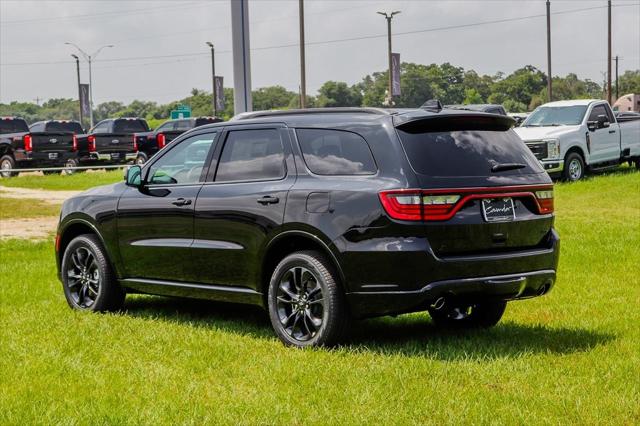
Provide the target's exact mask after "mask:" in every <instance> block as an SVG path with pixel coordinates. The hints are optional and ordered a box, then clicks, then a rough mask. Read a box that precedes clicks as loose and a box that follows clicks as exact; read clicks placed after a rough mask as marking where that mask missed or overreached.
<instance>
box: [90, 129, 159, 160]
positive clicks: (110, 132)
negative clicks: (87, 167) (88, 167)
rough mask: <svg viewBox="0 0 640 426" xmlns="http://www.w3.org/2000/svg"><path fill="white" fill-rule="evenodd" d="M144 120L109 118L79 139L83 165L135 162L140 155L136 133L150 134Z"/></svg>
mask: <svg viewBox="0 0 640 426" xmlns="http://www.w3.org/2000/svg"><path fill="white" fill-rule="evenodd" d="M148 131H149V125H148V124H147V122H146V120H144V119H142V118H109V119H106V120H102V121H100V122H99V123H98V124H96V125H95V126H94V127H93V128H92V129H91V130H90V131H89V133H88V134H87V135H86V136H85V137H82V138H79V139H78V146H79V149H80V153H79V154H80V161H81V162H82V163H83V164H119V163H126V162H127V161H133V160H135V159H136V157H137V154H138V146H137V142H136V138H135V134H136V133H140V132H148Z"/></svg>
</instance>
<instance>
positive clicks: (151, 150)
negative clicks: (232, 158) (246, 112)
mask: <svg viewBox="0 0 640 426" xmlns="http://www.w3.org/2000/svg"><path fill="white" fill-rule="evenodd" d="M220 121H223V120H222V119H221V118H218V117H194V118H183V119H178V120H168V121H165V122H164V123H162V124H161V125H160V126H158V128H157V129H155V130H153V131H150V132H144V133H136V135H135V137H136V143H137V144H138V157H137V158H136V163H137V164H144V163H146V162H147V160H148V159H149V158H151V156H152V155H153V154H155V153H156V152H158V151H160V150H161V149H162V148H164V147H165V146H166V145H168V144H169V142H171V141H172V140H174V139H175V138H176V137H178V136H180V135H181V134H183V133H184V132H186V131H187V130H191V129H193V128H194V127H199V126H203V125H205V124H211V123H219V122H220Z"/></svg>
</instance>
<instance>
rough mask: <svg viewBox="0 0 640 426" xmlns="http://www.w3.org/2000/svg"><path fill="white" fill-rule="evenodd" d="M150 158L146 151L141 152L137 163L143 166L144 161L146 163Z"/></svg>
mask: <svg viewBox="0 0 640 426" xmlns="http://www.w3.org/2000/svg"><path fill="white" fill-rule="evenodd" d="M147 160H148V158H147V154H145V153H144V152H139V153H138V156H137V157H136V164H138V165H140V166H142V165H143V164H144V163H146V162H147Z"/></svg>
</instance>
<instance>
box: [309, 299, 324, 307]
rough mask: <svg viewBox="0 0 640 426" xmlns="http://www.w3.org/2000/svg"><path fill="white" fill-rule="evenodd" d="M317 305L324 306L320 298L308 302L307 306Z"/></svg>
mask: <svg viewBox="0 0 640 426" xmlns="http://www.w3.org/2000/svg"><path fill="white" fill-rule="evenodd" d="M318 303H320V305H322V306H324V299H323V298H320V299H316V300H311V301H309V305H317V304H318Z"/></svg>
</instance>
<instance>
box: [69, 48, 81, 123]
mask: <svg viewBox="0 0 640 426" xmlns="http://www.w3.org/2000/svg"><path fill="white" fill-rule="evenodd" d="M71 56H72V57H73V58H74V59H75V60H76V71H77V74H78V106H79V107H80V125H81V126H83V127H84V123H83V121H82V118H83V117H82V90H81V89H80V58H78V55H74V54H73V53H72V54H71Z"/></svg>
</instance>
